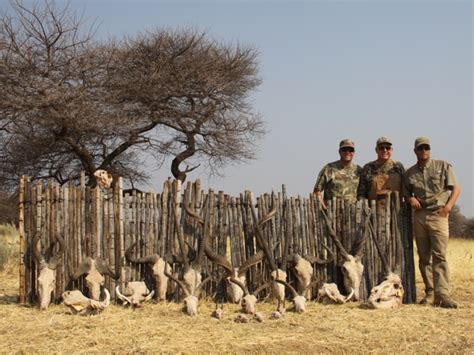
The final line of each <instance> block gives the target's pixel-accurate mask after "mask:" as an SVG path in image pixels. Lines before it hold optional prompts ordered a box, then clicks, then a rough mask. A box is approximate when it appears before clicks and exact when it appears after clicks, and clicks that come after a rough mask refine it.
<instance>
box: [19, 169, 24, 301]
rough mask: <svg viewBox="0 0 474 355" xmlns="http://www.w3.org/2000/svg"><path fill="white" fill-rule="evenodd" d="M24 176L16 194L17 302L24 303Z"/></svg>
mask: <svg viewBox="0 0 474 355" xmlns="http://www.w3.org/2000/svg"><path fill="white" fill-rule="evenodd" d="M24 196H25V176H24V175H22V176H21V178H20V191H19V194H18V232H19V234H20V270H19V272H20V285H19V300H18V301H19V302H20V304H24V303H25V263H24V262H23V260H24V257H25V205H24Z"/></svg>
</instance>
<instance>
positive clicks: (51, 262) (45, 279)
mask: <svg viewBox="0 0 474 355" xmlns="http://www.w3.org/2000/svg"><path fill="white" fill-rule="evenodd" d="M56 240H57V242H58V243H59V250H58V252H57V253H56V255H55V256H52V257H48V256H44V255H43V254H42V253H41V233H39V232H38V233H36V235H35V236H34V238H33V241H32V243H31V247H32V248H33V255H34V256H35V259H36V262H37V267H38V270H39V272H38V279H37V281H38V287H37V291H38V305H39V308H40V309H41V310H45V309H47V308H48V306H49V304H50V303H51V294H52V293H53V292H54V289H55V287H56V268H57V267H58V264H59V261H60V260H61V256H62V253H63V252H64V239H63V238H62V237H60V236H56ZM50 249H52V248H50ZM46 254H51V253H50V252H49V253H46Z"/></svg>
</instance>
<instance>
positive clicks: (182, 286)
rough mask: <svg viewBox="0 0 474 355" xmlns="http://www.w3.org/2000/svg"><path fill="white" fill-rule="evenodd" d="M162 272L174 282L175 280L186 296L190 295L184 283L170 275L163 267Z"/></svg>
mask: <svg viewBox="0 0 474 355" xmlns="http://www.w3.org/2000/svg"><path fill="white" fill-rule="evenodd" d="M164 273H165V275H166V277H168V278H170V279H171V280H173V281H174V282H176V283H177V284H178V286H179V287H181V289H182V290H183V292H184V294H185V295H186V297H188V296H190V294H189V292H188V290H187V289H186V287H185V286H184V284H183V283H182V282H181V281H180V280H178V279H177V278H176V277H174V276H173V275H171V274H170V273H169V272H168V271H167V270H166V268H165V270H164Z"/></svg>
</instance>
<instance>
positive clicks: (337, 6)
mask: <svg viewBox="0 0 474 355" xmlns="http://www.w3.org/2000/svg"><path fill="white" fill-rule="evenodd" d="M0 1H1V3H2V4H4V5H5V4H6V2H5V1H4V0H0ZM71 6H72V7H73V8H74V9H80V10H82V9H83V10H84V12H85V16H86V17H87V18H89V19H97V21H98V23H100V28H99V32H98V36H99V37H101V38H107V36H117V37H120V36H122V35H127V34H135V33H137V32H139V31H142V30H145V29H147V28H153V27H167V28H169V27H172V28H175V27H192V28H195V29H198V30H205V31H207V32H208V34H209V35H210V36H211V37H214V38H217V39H220V40H224V41H226V42H229V41H230V42H234V43H237V42H240V43H245V44H250V45H254V46H255V47H257V48H258V50H259V52H260V68H261V72H260V74H261V76H262V78H263V84H262V85H261V87H260V88H259V91H258V92H256V93H255V94H254V95H253V104H254V107H255V109H256V110H257V111H258V112H260V113H261V114H262V116H263V119H264V120H265V121H266V124H267V128H268V129H269V133H268V135H267V136H266V137H265V139H264V140H262V142H261V144H260V148H259V152H258V160H256V161H253V162H250V163H249V164H244V165H239V166H236V167H229V168H227V169H226V170H225V171H224V173H225V175H226V176H225V178H216V177H209V176H208V174H207V172H206V171H204V170H202V169H198V170H197V171H196V172H195V173H192V174H190V176H189V178H190V179H195V178H197V177H200V178H201V179H202V181H203V187H204V188H205V189H207V188H209V187H210V188H213V189H214V190H223V191H225V192H226V193H229V194H231V195H234V194H238V193H239V192H242V191H244V190H245V189H249V190H252V191H254V193H255V194H260V193H263V192H269V191H271V190H272V189H274V190H277V191H279V190H280V189H281V185H282V184H285V185H286V186H287V190H288V193H289V195H291V196H296V195H298V194H299V195H303V196H307V195H308V194H309V193H310V192H311V191H312V188H313V185H314V182H315V178H316V175H317V174H318V172H319V170H320V169H321V168H322V167H323V165H324V164H325V163H327V162H329V161H334V160H336V159H338V153H337V149H338V142H339V141H340V140H341V139H342V138H348V137H350V138H352V139H354V141H355V143H356V149H357V152H356V157H355V161H356V162H357V163H359V164H360V165H363V164H365V163H366V162H368V161H370V160H374V159H375V152H374V146H375V141H376V139H377V138H378V137H380V136H382V135H386V136H389V137H391V138H392V139H393V141H394V149H395V151H394V156H393V157H394V159H396V160H399V161H401V162H402V163H403V164H404V165H405V167H409V166H411V165H413V164H414V163H415V155H414V153H413V141H414V139H415V138H416V137H417V136H420V135H424V136H428V137H430V138H431V140H432V156H433V158H438V159H444V160H448V161H450V162H451V163H452V164H453V166H454V169H455V172H456V175H457V177H458V180H459V182H460V185H461V188H462V193H461V196H460V198H459V200H458V204H459V205H460V207H461V212H462V213H463V214H464V215H466V216H473V215H474V210H473V201H474V191H473V187H472V182H473V165H474V162H473V156H474V149H473V135H474V131H473V107H472V102H473V96H472V89H473V87H472V83H473V71H472V65H473V51H472V46H473V42H472V40H473V38H472V37H473V33H472V30H473V28H472V16H473V5H472V2H471V1H438V2H434V1H426V0H425V1H417V2H416V1H364V2H362V1H291V2H290V1H230V0H227V1H132V0H129V1H120V0H119V1H112V0H109V1H104V0H103V1H100V0H89V1H87V0H73V1H72V2H71ZM169 175H170V173H169V166H165V167H163V168H162V171H160V172H156V173H154V176H155V178H154V179H153V181H152V184H151V185H152V186H150V187H148V189H150V188H154V190H155V191H161V189H162V188H161V186H162V182H163V179H165V178H166V177H167V176H169Z"/></svg>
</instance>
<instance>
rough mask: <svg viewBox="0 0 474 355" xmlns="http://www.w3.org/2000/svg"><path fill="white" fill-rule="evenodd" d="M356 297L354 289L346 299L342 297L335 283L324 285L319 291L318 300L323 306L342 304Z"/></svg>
mask: <svg viewBox="0 0 474 355" xmlns="http://www.w3.org/2000/svg"><path fill="white" fill-rule="evenodd" d="M353 295H354V289H352V291H351V293H350V294H349V296H347V297H345V296H343V295H341V293H340V292H339V289H338V288H337V285H336V284H335V283H330V284H328V283H324V284H323V285H322V286H321V288H320V289H319V290H318V299H319V300H320V301H321V302H322V303H323V304H342V303H346V302H347V301H349V300H350V299H351V298H352V296H353Z"/></svg>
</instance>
